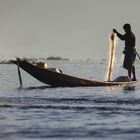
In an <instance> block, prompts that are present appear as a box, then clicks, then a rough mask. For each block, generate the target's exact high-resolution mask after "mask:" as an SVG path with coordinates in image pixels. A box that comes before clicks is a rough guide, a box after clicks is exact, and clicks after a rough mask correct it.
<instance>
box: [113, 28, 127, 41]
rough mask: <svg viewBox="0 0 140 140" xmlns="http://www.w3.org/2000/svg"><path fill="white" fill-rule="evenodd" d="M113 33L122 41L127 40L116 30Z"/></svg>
mask: <svg viewBox="0 0 140 140" xmlns="http://www.w3.org/2000/svg"><path fill="white" fill-rule="evenodd" d="M113 32H114V33H116V34H117V36H118V37H119V38H120V39H121V40H125V35H122V34H120V33H119V32H118V31H117V30H116V29H113Z"/></svg>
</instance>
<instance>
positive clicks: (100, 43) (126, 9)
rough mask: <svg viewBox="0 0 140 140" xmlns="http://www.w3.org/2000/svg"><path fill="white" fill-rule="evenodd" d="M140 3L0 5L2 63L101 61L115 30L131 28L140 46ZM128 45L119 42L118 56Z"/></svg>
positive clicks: (10, 0)
mask: <svg viewBox="0 0 140 140" xmlns="http://www.w3.org/2000/svg"><path fill="white" fill-rule="evenodd" d="M139 5H140V2H139V1H138V0H133V1H132V0H123V1H122V0H117V1H116V0H105V1H102V0H0V58H14V57H15V56H18V57H23V56H25V57H45V58H47V57H49V56H60V57H63V58H70V59H96V60H97V59H103V58H107V56H108V46H109V42H108V37H109V34H110V33H111V32H112V29H113V28H116V29H117V30H118V31H119V32H121V33H124V32H123V29H122V26H123V24H125V23H130V24H131V25H132V30H133V32H134V34H135V35H136V41H137V42H136V48H137V50H138V52H140V50H139V48H138V46H139V44H140V40H139V36H140V32H139V25H140V21H139V15H138V13H139ZM123 47H124V43H123V42H121V41H119V45H118V46H117V51H116V54H117V57H118V58H120V57H121V55H122V53H121V52H122V50H123Z"/></svg>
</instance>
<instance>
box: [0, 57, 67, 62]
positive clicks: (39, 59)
mask: <svg viewBox="0 0 140 140" xmlns="http://www.w3.org/2000/svg"><path fill="white" fill-rule="evenodd" d="M21 59H23V60H26V61H28V62H30V63H33V64H35V63H37V62H39V61H49V60H52V61H69V59H68V58H62V57H54V56H49V57H47V58H27V57H23V58H21ZM0 64H13V63H12V62H10V60H7V59H6V60H2V59H1V60H0Z"/></svg>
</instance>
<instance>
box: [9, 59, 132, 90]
mask: <svg viewBox="0 0 140 140" xmlns="http://www.w3.org/2000/svg"><path fill="white" fill-rule="evenodd" d="M11 62H12V63H14V64H16V65H18V66H19V67H20V68H22V69H23V70H24V71H26V72H27V73H29V74H30V75H32V76H33V77H34V78H36V79H37V80H39V81H40V82H42V83H44V84H48V85H50V86H53V87H86V86H93V87H95V86H122V85H127V84H132V83H133V82H113V81H112V82H106V81H94V80H88V79H84V78H79V77H75V76H70V75H67V74H63V73H58V72H55V71H52V70H50V69H47V68H41V67H39V66H36V65H33V64H31V63H29V62H27V61H26V60H22V59H18V61H17V60H11Z"/></svg>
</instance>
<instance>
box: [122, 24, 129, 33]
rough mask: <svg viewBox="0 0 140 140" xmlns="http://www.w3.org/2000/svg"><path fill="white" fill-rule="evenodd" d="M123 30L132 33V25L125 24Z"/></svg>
mask: <svg viewBox="0 0 140 140" xmlns="http://www.w3.org/2000/svg"><path fill="white" fill-rule="evenodd" d="M123 29H124V31H125V32H131V25H130V24H129V23H126V24H124V26H123Z"/></svg>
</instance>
